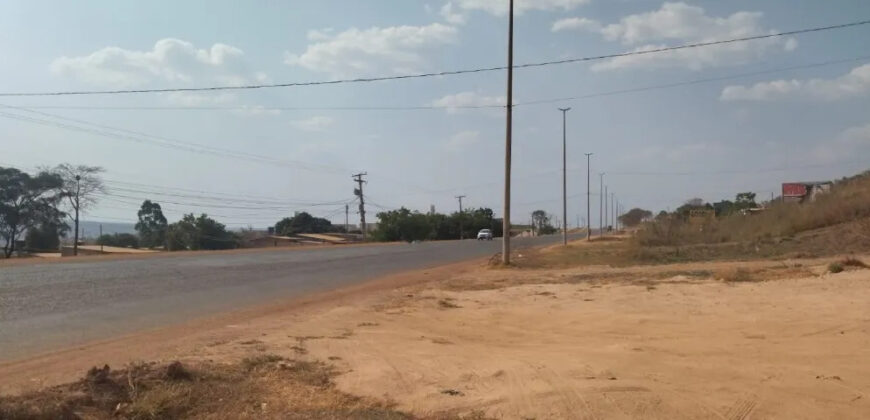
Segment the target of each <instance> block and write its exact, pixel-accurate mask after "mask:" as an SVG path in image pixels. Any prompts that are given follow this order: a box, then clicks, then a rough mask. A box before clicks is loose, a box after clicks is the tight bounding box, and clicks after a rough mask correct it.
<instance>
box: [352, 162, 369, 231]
mask: <svg viewBox="0 0 870 420" xmlns="http://www.w3.org/2000/svg"><path fill="white" fill-rule="evenodd" d="M366 175H368V173H367V172H362V173H359V174H356V175H353V176H352V177H351V178H353V179H354V181H356V183H357V184H358V185H359V187H358V188H354V190H353V193H354V195H356V196H357V197H359V223H360V225H361V226H362V237H363V240H365V239H366V236H367V233H366V201H365V198H364V196H363V184H365V183H366V180H364V179H363V177H364V176H366Z"/></svg>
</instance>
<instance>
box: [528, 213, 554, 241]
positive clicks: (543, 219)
mask: <svg viewBox="0 0 870 420" xmlns="http://www.w3.org/2000/svg"><path fill="white" fill-rule="evenodd" d="M552 221H553V216H551V215H549V214H547V212H545V211H543V210H535V211H533V212H532V228H534V229H535V232H537V233H538V235H550V234H553V233H556V231H557V229H556V227H554V226H553V222H552Z"/></svg>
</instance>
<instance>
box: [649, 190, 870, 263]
mask: <svg viewBox="0 0 870 420" xmlns="http://www.w3.org/2000/svg"><path fill="white" fill-rule="evenodd" d="M725 213H727V212H725ZM867 217H870V173H864V174H861V175H859V176H856V177H853V178H851V179H845V180H841V181H840V182H838V183H837V184H836V185H835V186H834V187H833V189H832V190H831V191H830V192H828V193H826V194H821V195H819V196H818V197H817V199H816V200H815V201H813V202H808V203H803V204H796V203H784V202H781V201H777V202H774V203H770V204H769V205H768V207H767V208H766V209H765V210H764V211H762V212H760V213H758V214H748V215H744V214H741V213H740V212H736V213H733V214H730V215H725V216H722V217H718V218H716V219H712V220H710V221H709V222H706V223H703V224H690V223H688V222H687V221H686V218H685V217H681V216H680V215H679V214H666V215H659V217H657V218H656V220H655V221H653V222H649V223H647V224H645V225H644V226H643V227H642V229H641V230H640V231H639V232H638V233H637V235H636V240H637V242H638V244H639V245H642V246H675V245H690V244H702V243H704V244H715V243H723V242H732V241H737V242H759V241H764V242H770V241H772V240H773V238H781V237H792V236H794V235H795V234H798V233H800V232H805V231H808V230H813V229H819V228H823V227H828V226H833V225H837V224H840V223H846V222H850V221H854V220H859V219H862V218H867Z"/></svg>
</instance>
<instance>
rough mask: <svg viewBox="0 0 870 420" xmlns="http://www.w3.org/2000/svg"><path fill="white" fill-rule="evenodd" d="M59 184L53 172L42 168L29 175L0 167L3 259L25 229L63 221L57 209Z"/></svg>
mask: <svg viewBox="0 0 870 420" xmlns="http://www.w3.org/2000/svg"><path fill="white" fill-rule="evenodd" d="M62 185H63V180H62V179H61V178H60V177H59V176H57V175H56V174H51V173H48V172H44V171H43V172H40V173H39V174H37V175H36V176H34V177H31V176H30V175H28V174H27V173H24V172H21V171H19V170H17V169H14V168H0V238H2V239H3V240H4V245H3V255H4V256H5V257H6V258H9V257H11V256H12V254H13V253H14V252H15V243H16V242H17V241H18V240H19V238H20V236H21V235H22V234H23V233H24V232H25V231H27V230H29V229H32V228H34V227H36V226H38V225H40V224H57V225H61V224H62V223H63V222H62V219H63V217H64V213H63V212H62V211H60V210H58V208H57V205H58V203H59V201H60V200H61V197H62V196H61V194H60V193H59V191H60V188H61V186H62Z"/></svg>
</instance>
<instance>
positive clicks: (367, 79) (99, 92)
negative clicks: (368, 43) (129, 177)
mask: <svg viewBox="0 0 870 420" xmlns="http://www.w3.org/2000/svg"><path fill="white" fill-rule="evenodd" d="M867 24H870V20H861V21H855V22H849V23H842V24H837V25H829V26H820V27H814V28H805V29H798V30H793V31H787V32H774V33H768V34H762V35H754V36H747V37H741V38H732V39H725V40H718V41H708V42H695V43H691V44H683V45H677V46H671V47H662V48H655V49H649V50H639V51H628V52H623V53H615V54H605V55H597V56H588V57H579V58H568V59H564V60H553V61H544V62H538V63H527V64H520V65H516V66H513V68H515V69H524V68H535V67H544V66H552V65H560V64H570V63H580V62H586V61H598V60H606V59H612V58H620V57H629V56H637V55H649V54H657V53H663V52H669V51H678V50H684V49H689V48H699V47H708V46H714V45H724V44H731V43H737V42H746V41H754V40H761V39H768V38H776V37H783V36H791V35H799V34H806V33H813V32H821V31H829V30H836V29H845V28H850V27H856V26H861V25H867ZM501 70H507V67H506V66H496V67H484V68H476V69H466V70H450V71H441V72H433V73H419V74H409V75H398V76H379V77H360V78H353V79H336V80H326V81H308V82H290V83H270V84H251V85H240V86H210V87H191V88H162V89H119V90H83V91H61V92H2V93H0V97H7V96H69V95H115V94H134V93H167V92H203V91H226V90H250V89H264V88H286V87H300V86H321V85H338V84H350V83H369V82H379V81H387V80H404V79H420V78H429V77H442V76H453V75H460V74H472V73H485V72H493V71H501Z"/></svg>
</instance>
